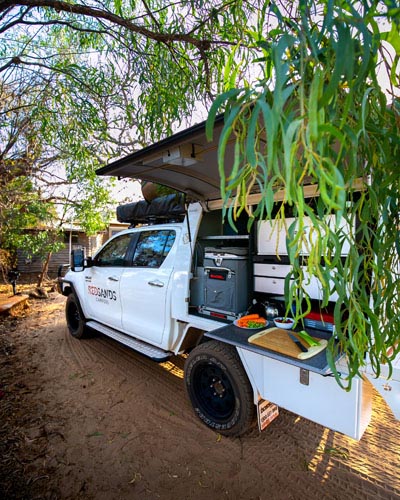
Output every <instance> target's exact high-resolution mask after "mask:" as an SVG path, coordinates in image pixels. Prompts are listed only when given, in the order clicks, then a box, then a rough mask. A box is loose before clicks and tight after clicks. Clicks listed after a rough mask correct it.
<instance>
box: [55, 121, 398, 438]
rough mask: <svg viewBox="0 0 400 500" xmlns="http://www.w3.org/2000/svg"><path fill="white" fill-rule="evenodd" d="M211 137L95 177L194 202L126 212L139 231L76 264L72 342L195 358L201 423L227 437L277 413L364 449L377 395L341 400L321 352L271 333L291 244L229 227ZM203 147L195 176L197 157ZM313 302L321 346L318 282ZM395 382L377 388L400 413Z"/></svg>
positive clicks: (266, 231)
mask: <svg viewBox="0 0 400 500" xmlns="http://www.w3.org/2000/svg"><path fill="white" fill-rule="evenodd" d="M202 134H203V135H202ZM203 136H204V127H203V128H201V126H197V127H194V128H192V129H190V131H189V132H188V131H185V132H184V133H180V134H176V136H173V138H171V139H169V140H164V141H161V142H160V143H157V144H156V145H153V146H151V147H149V148H145V149H144V150H143V151H140V152H137V153H134V154H133V155H131V156H130V157H127V158H125V159H122V160H119V161H117V162H115V163H114V164H111V165H109V166H107V167H105V168H104V169H102V170H101V171H100V172H99V173H100V174H111V175H123V176H131V177H135V178H143V179H148V180H150V181H155V180H156V181H159V182H160V183H162V184H164V185H165V184H166V185H170V186H172V187H175V188H177V189H179V190H180V191H182V192H186V193H187V194H189V195H190V197H191V198H192V199H193V200H194V201H193V202H190V203H188V202H182V199H181V198H180V197H176V196H175V195H170V196H167V197H163V198H160V199H156V200H154V201H152V202H151V203H147V202H146V201H141V202H138V203H133V204H128V205H123V206H121V207H119V208H118V210H117V214H118V218H119V220H121V221H125V222H130V223H131V224H132V228H130V229H127V230H125V231H122V232H120V233H118V234H117V235H115V236H114V237H112V238H111V239H110V240H109V241H108V242H107V243H106V244H105V245H104V246H103V247H102V248H101V249H100V250H99V251H98V252H97V253H96V255H94V256H93V257H92V258H90V257H86V258H85V257H84V255H83V253H82V252H81V251H73V252H72V264H71V269H70V270H69V271H68V273H67V274H66V275H65V276H64V277H63V278H62V279H61V280H60V287H61V291H62V293H63V294H64V295H66V296H67V297H68V298H67V303H66V320H67V324H68V328H69V331H70V333H71V335H73V336H74V337H75V338H78V339H80V338H82V337H84V336H85V333H86V332H87V330H88V329H94V330H96V331H98V332H100V333H102V334H104V335H107V336H109V337H112V338H113V339H116V340H117V341H119V342H121V343H123V344H125V345H127V346H129V347H131V348H132V349H135V350H136V351H139V352H141V353H142V354H144V355H146V356H148V357H150V358H152V359H154V360H155V361H157V362H160V361H164V360H166V359H168V358H169V357H170V356H173V355H185V356H187V358H186V361H185V376H184V378H185V385H186V389H187V392H188V395H189V398H190V401H191V403H192V405H193V408H194V411H195V413H196V414H197V416H198V417H199V418H200V419H201V420H202V421H203V422H204V423H205V424H206V425H207V426H209V427H210V428H212V429H214V430H216V431H218V432H219V433H221V434H224V435H231V436H237V435H240V434H242V433H244V432H245V431H246V430H247V429H248V428H249V427H250V426H251V425H252V424H253V422H254V421H255V417H256V415H258V423H259V427H260V429H263V428H264V427H265V426H266V425H267V424H268V423H269V422H270V421H271V420H272V419H273V418H274V417H275V416H276V415H277V413H278V410H277V408H278V407H279V406H281V407H283V408H286V409H287V410H290V411H293V412H295V413H297V414H298V415H301V416H303V417H305V418H308V419H310V420H312V421H314V422H317V423H319V424H322V425H323V426H325V427H328V428H330V429H333V430H336V431H339V432H342V433H344V434H346V435H348V436H351V437H353V438H355V439H360V438H361V436H362V434H363V432H364V431H365V429H366V427H367V426H368V423H369V421H370V416H371V401H372V396H371V393H372V390H371V389H372V386H371V384H370V383H369V382H368V381H367V380H365V379H362V378H355V379H354V380H353V384H352V388H351V390H350V391H345V390H343V389H341V388H340V387H339V385H338V384H337V382H336V381H335V379H334V377H332V376H331V373H330V370H329V367H328V365H327V361H326V352H325V350H324V349H319V350H318V351H313V350H312V346H310V345H308V344H307V342H304V341H302V339H301V338H299V337H298V336H297V337H296V335H295V333H296V332H295V331H292V332H291V334H292V335H290V334H289V333H287V332H286V331H284V330H281V329H280V330H277V329H274V323H273V317H275V316H277V315H279V314H283V313H284V312H285V309H284V290H285V287H284V283H285V277H286V275H287V274H288V273H289V272H290V264H289V262H288V258H287V251H286V234H285V232H284V230H283V229H281V230H279V228H277V227H274V226H273V224H271V223H268V222H265V221H259V222H258V223H256V224H254V230H253V231H252V233H251V234H247V232H246V229H245V227H246V222H247V221H244V224H243V225H241V221H238V227H239V234H233V232H232V231H231V230H230V227H229V225H226V224H223V223H222V215H221V202H220V201H219V200H218V194H219V192H218V186H219V181H218V179H217V177H216V176H214V180H213V177H212V172H214V171H215V170H216V169H215V161H214V168H213V169H212V168H211V167H209V168H208V170H207V169H206V168H205V165H211V164H212V161H213V160H212V159H211V158H209V159H207V151H209V152H210V154H211V153H212V151H214V153H213V154H214V155H215V148H214V150H213V149H212V147H210V145H207V147H208V148H209V149H208V150H207V151H206V149H205V148H206V145H205V139H204V137H203ZM188 141H189V143H190V144H191V145H192V146H190V145H188V144H187V142H188ZM202 141H204V145H203V152H202V155H201V156H200V158H201V163H202V164H200V165H199V166H197V164H196V161H195V157H194V156H193V155H194V154H195V149H196V148H199V147H200V146H201V144H202ZM199 145H200V146H199ZM211 146H212V145H211ZM187 152H188V153H189V154H187ZM214 160H215V159H214ZM199 163H200V162H199ZM168 167H169V169H168ZM196 189H197V192H195V190H196ZM310 189H311V190H312V189H313V188H310ZM311 195H312V193H311V191H310V196H311ZM196 198H197V200H196ZM277 199H279V193H278V195H277ZM205 200H206V201H205ZM277 251H278V253H279V256H278V257H279V258H277ZM344 251H345V250H344ZM308 293H309V295H310V297H311V298H312V299H313V301H314V304H315V310H314V311H313V313H312V314H310V317H309V318H308V319H307V321H306V328H307V331H308V333H309V334H310V335H311V336H312V337H313V338H314V339H315V340H316V341H317V342H318V343H319V344H320V345H321V346H324V345H326V340H327V339H329V338H330V337H331V336H332V335H333V334H334V325H333V319H332V317H331V316H330V315H329V311H328V313H326V314H325V313H324V314H323V313H322V312H321V311H320V310H319V309H318V303H319V298H320V294H321V290H320V286H319V283H318V282H317V281H313V280H310V283H309V289H308ZM331 300H332V301H335V296H334V295H332V297H331ZM249 312H250V313H251V312H256V313H257V314H260V316H264V317H265V318H266V319H267V320H268V324H267V325H265V326H264V327H263V328H261V329H255V330H254V329H250V328H249V329H248V328H241V326H240V324H239V322H238V318H240V317H241V316H243V315H246V314H248V313H249ZM265 332H266V333H265ZM258 334H260V335H258ZM299 341H300V343H299ZM303 351H306V352H303ZM337 362H338V363H339V364H340V359H338V361H337ZM345 369H346V368H345V366H343V370H344V374H345ZM398 371H399V370H397V371H396V369H395V370H394V375H393V379H392V381H391V382H390V384H391V387H393V389H394V390H393V391H387V392H386V393H385V391H384V390H383V389H384V388H386V387H387V381H386V380H385V379H382V380H375V381H374V382H375V385H376V386H377V388H378V389H382V392H383V393H384V394H385V395H389V396H390V397H392V400H391V401H389V402H390V403H392V406H395V407H396V405H397V411H398V409H399V406H400V404H399V386H400V384H399V382H398V380H399V378H400V377H398ZM396 377H397V379H396ZM385 384H386V386H385ZM155 397H156V395H155ZM395 411H396V408H395Z"/></svg>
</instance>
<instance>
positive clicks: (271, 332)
mask: <svg viewBox="0 0 400 500" xmlns="http://www.w3.org/2000/svg"><path fill="white" fill-rule="evenodd" d="M290 333H291V334H292V335H294V336H295V337H296V338H298V339H299V340H300V342H301V343H302V344H303V345H304V346H305V347H307V348H308V352H303V351H302V350H301V349H300V348H299V347H298V346H297V345H296V344H295V343H294V342H293V340H292V339H291V338H290V336H289V335H288V330H283V329H282V328H276V327H274V328H267V329H266V330H262V331H261V332H258V333H256V334H254V335H252V336H251V337H249V342H250V343H251V344H255V345H258V346H260V347H264V348H265V349H270V350H271V351H275V352H279V353H280V354H285V355H286V356H291V357H292V358H297V359H302V360H303V359H308V358H311V357H313V356H315V355H317V354H318V353H320V352H321V351H323V350H324V349H325V347H326V346H327V344H328V341H327V340H323V339H318V338H314V337H313V338H314V340H316V341H317V342H318V343H319V345H318V346H313V347H310V346H308V345H306V343H305V342H304V341H303V340H302V339H301V338H300V337H299V336H298V335H296V332H293V331H291V330H290Z"/></svg>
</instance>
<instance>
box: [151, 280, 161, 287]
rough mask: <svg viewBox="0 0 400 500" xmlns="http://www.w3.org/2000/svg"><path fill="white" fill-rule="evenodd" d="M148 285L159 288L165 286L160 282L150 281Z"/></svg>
mask: <svg viewBox="0 0 400 500" xmlns="http://www.w3.org/2000/svg"><path fill="white" fill-rule="evenodd" d="M148 284H149V285H151V286H158V287H159V288H162V287H163V286H164V283H163V282H162V281H160V280H155V281H148Z"/></svg>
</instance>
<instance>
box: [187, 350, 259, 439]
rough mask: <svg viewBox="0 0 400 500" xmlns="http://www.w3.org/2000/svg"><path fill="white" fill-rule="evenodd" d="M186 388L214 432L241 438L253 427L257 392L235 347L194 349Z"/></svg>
mask: <svg viewBox="0 0 400 500" xmlns="http://www.w3.org/2000/svg"><path fill="white" fill-rule="evenodd" d="M185 384H186V390H187V392H188V395H189V398H190V400H191V402H192V405H193V408H194V411H195V413H196V414H197V416H198V417H199V418H200V419H201V420H202V421H203V422H204V423H205V424H206V425H207V426H208V427H210V428H211V429H214V430H216V431H218V432H219V433H220V434H223V435H225V436H240V435H241V434H243V433H245V432H246V431H247V430H248V429H249V428H250V427H251V426H252V425H253V423H254V420H255V418H254V417H255V406H254V401H253V390H252V387H251V385H250V382H249V379H248V378H247V375H246V372H245V371H244V368H243V365H242V363H241V361H240V359H239V356H238V354H237V352H236V350H235V348H234V347H232V346H230V345H226V344H222V343H220V342H216V341H210V342H206V343H204V344H200V345H199V346H197V347H196V348H195V349H193V351H192V352H191V353H190V355H189V357H188V358H187V360H186V363H185Z"/></svg>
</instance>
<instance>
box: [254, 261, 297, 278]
mask: <svg viewBox="0 0 400 500" xmlns="http://www.w3.org/2000/svg"><path fill="white" fill-rule="evenodd" d="M291 269H292V267H291V266H289V265H285V264H260V263H256V264H254V275H255V276H271V277H273V278H275V277H276V278H285V277H286V276H287V275H288V274H289V273H290V271H291Z"/></svg>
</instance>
